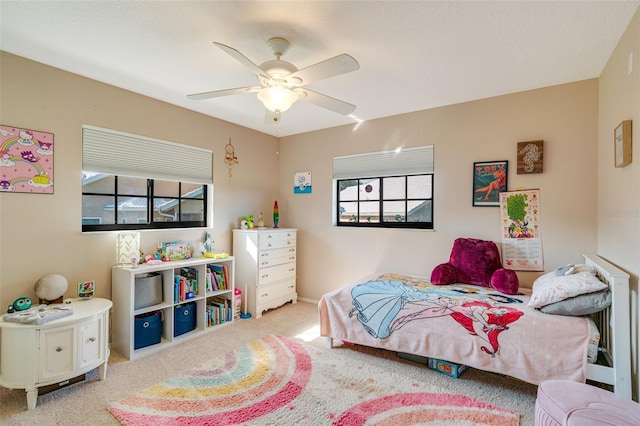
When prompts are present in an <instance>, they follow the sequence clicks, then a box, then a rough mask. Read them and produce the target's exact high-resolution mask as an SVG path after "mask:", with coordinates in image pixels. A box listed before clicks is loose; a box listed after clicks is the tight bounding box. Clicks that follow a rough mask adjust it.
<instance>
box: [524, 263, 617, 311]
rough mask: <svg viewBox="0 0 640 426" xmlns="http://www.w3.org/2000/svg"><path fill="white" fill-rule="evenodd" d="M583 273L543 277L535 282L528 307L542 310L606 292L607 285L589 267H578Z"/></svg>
mask: <svg viewBox="0 0 640 426" xmlns="http://www.w3.org/2000/svg"><path fill="white" fill-rule="evenodd" d="M576 266H579V268H576V270H579V271H581V272H577V273H575V274H570V275H560V276H558V275H556V273H555V271H551V272H549V273H547V274H544V275H542V276H541V277H539V278H538V279H536V280H535V281H534V282H533V289H532V291H531V299H530V300H529V304H528V306H529V307H531V308H541V307H542V306H546V305H549V304H551V303H556V302H560V301H561V300H565V299H568V298H570V297H575V296H579V295H581V294H587V293H593V292H596V291H600V290H604V289H605V288H607V285H606V284H605V283H603V282H602V281H600V280H599V279H597V278H596V277H595V275H593V272H591V270H590V269H589V267H587V266H584V265H576Z"/></svg>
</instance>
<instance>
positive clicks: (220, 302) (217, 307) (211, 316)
mask: <svg viewBox="0 0 640 426" xmlns="http://www.w3.org/2000/svg"><path fill="white" fill-rule="evenodd" d="M232 315H233V309H232V303H231V300H229V299H226V298H224V297H217V296H213V297H209V298H208V299H207V323H208V325H209V326H213V325H218V324H222V323H225V322H228V321H231V319H232Z"/></svg>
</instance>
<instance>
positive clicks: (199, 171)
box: [82, 126, 213, 232]
mask: <svg viewBox="0 0 640 426" xmlns="http://www.w3.org/2000/svg"><path fill="white" fill-rule="evenodd" d="M212 164H213V153H212V152H211V151H210V150H204V149H201V148H195V147H192V146H187V145H180V144H175V143H173V142H167V141H161V140H157V139H150V138H146V137H142V136H137V135H131V134H127V133H122V132H117V131H112V130H108V129H101V128H97V127H93V126H83V172H82V231H84V232H91V231H116V230H143V229H165V228H195V227H206V226H207V218H208V215H207V206H208V196H209V192H210V191H209V186H210V184H211V183H212V179H213V170H212Z"/></svg>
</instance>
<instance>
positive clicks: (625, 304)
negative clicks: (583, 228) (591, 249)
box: [584, 254, 631, 399]
mask: <svg viewBox="0 0 640 426" xmlns="http://www.w3.org/2000/svg"><path fill="white" fill-rule="evenodd" d="M584 258H585V263H586V264H587V265H589V266H591V267H592V268H593V269H594V271H595V273H596V275H597V277H598V278H599V279H600V280H601V281H602V282H604V283H606V284H608V285H609V289H610V290H611V306H610V307H609V308H607V309H605V310H604V311H601V312H598V313H597V314H594V315H592V319H593V320H594V321H595V323H596V325H597V326H598V330H600V347H599V348H598V350H599V351H600V353H599V355H598V362H597V363H595V364H587V380H592V381H594V382H599V383H604V384H607V385H611V386H613V391H614V393H616V394H618V395H621V396H624V397H626V398H629V399H631V330H630V324H631V318H630V313H629V311H630V308H629V274H627V273H626V272H624V271H622V270H621V269H618V268H616V267H615V266H613V265H612V264H611V263H609V262H607V261H606V260H604V259H603V258H601V257H600V256H598V255H596V254H585V255H584Z"/></svg>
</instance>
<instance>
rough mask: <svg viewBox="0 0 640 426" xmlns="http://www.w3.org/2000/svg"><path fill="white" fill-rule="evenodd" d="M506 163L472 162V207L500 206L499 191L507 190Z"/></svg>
mask: <svg viewBox="0 0 640 426" xmlns="http://www.w3.org/2000/svg"><path fill="white" fill-rule="evenodd" d="M508 163H509V162H508V161H507V160H500V161H483V162H475V163H473V207H500V193H501V192H503V191H506V190H507V178H508V174H509V173H508V171H509V169H508V166H509V164H508Z"/></svg>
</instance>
